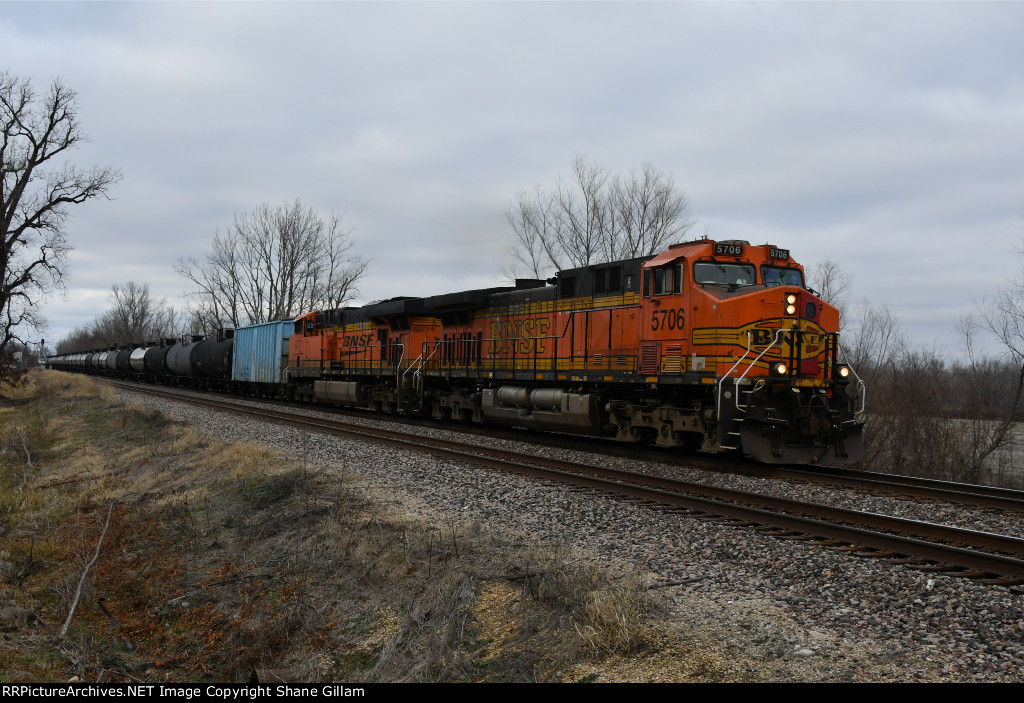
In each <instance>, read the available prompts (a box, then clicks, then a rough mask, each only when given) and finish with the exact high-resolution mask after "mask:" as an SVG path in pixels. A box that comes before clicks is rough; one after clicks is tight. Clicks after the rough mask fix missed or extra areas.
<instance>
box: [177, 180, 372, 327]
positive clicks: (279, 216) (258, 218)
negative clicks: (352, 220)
mask: <svg viewBox="0 0 1024 703" xmlns="http://www.w3.org/2000/svg"><path fill="white" fill-rule="evenodd" d="M352 245H353V241H352V239H351V230H346V229H344V228H343V227H342V217H341V215H338V214H336V213H331V214H330V215H329V216H328V217H323V216H321V215H320V214H319V213H317V212H316V211H315V210H314V209H313V208H311V207H310V208H307V207H304V206H303V205H302V204H301V203H300V202H299V201H298V200H296V201H295V202H294V203H293V204H291V205H278V206H272V205H269V204H263V205H260V206H259V207H257V208H256V209H255V210H253V211H252V212H249V213H243V214H236V215H235V221H234V223H233V224H232V225H231V227H230V228H229V229H228V230H227V231H226V232H225V233H224V234H223V235H222V234H221V233H220V232H215V233H214V237H213V250H212V251H211V253H209V254H208V255H207V256H206V260H205V261H203V262H200V261H199V260H197V259H195V258H188V259H179V260H178V261H177V262H176V264H175V270H176V271H177V272H178V273H179V274H180V275H182V276H184V277H185V278H186V279H187V280H188V281H190V282H191V283H192V284H193V285H194V286H195V289H194V290H193V291H192V292H191V295H192V297H193V301H194V304H193V307H192V309H191V311H190V315H191V319H192V323H193V325H195V326H198V327H199V328H201V329H202V330H203V331H205V332H209V331H210V330H211V329H214V328H220V327H238V326H240V325H244V324H254V323H259V322H266V321H268V320H275V319H281V318H287V317H292V316H295V315H298V314H300V313H302V312H307V311H309V310H316V309H325V308H332V307H340V306H341V305H343V304H344V303H345V302H346V301H348V300H350V299H351V298H352V297H353V296H354V295H355V293H356V292H357V285H358V282H359V279H360V278H361V277H362V275H363V274H364V273H365V271H366V268H367V265H368V262H367V261H366V260H364V259H362V258H360V257H357V256H353V255H351V253H350V252H351V248H352Z"/></svg>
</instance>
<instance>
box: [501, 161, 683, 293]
mask: <svg viewBox="0 0 1024 703" xmlns="http://www.w3.org/2000/svg"><path fill="white" fill-rule="evenodd" d="M505 219H506V220H507V222H508V223H509V226H510V227H511V228H512V232H513V235H514V237H515V240H514V244H513V246H512V250H511V251H512V255H513V257H514V259H515V260H516V263H517V264H518V265H520V266H521V267H524V268H525V269H526V270H527V271H528V272H529V273H530V275H532V276H534V277H536V278H541V277H544V276H545V275H547V274H548V273H549V272H550V269H551V268H555V269H564V268H575V267H579V266H588V265H590V264H594V263H603V262H607V261H614V260H618V259H628V258H632V257H637V256H649V255H651V254H654V253H657V252H658V251H661V250H662V249H664V248H665V247H666V246H667V245H668V244H670V243H672V242H673V241H674V240H677V239H680V238H682V237H683V236H685V234H686V232H687V231H689V229H690V228H691V227H692V226H693V225H694V221H693V220H692V219H691V218H690V215H689V201H688V200H687V198H686V195H685V194H684V193H683V192H682V191H680V190H678V189H677V188H676V186H675V179H674V178H673V177H672V176H671V175H669V174H667V173H665V172H663V171H660V170H658V169H656V168H654V167H653V166H652V165H650V164H643V165H642V166H640V167H639V169H634V170H633V171H631V172H630V173H629V175H627V176H623V175H615V176H611V175H609V174H608V173H607V172H606V171H605V170H604V169H603V168H601V167H600V166H598V165H596V164H592V163H588V162H587V160H586V158H585V157H584V156H582V155H580V154H577V155H576V156H575V158H574V159H573V165H572V176H571V177H570V178H569V179H562V178H560V179H559V180H558V184H557V185H556V187H555V188H554V190H552V191H550V192H548V191H544V190H543V189H541V188H540V187H539V186H538V187H537V188H535V189H534V190H533V191H532V192H526V191H523V192H520V193H517V194H516V198H515V201H514V202H513V203H510V204H509V205H508V207H506V209H505Z"/></svg>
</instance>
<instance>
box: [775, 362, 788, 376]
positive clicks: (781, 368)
mask: <svg viewBox="0 0 1024 703" xmlns="http://www.w3.org/2000/svg"><path fill="white" fill-rule="evenodd" d="M771 368H772V373H773V374H775V375H776V376H785V375H786V372H787V371H789V367H788V366H786V364H785V363H783V362H781V361H777V362H775V363H774V364H772V367H771Z"/></svg>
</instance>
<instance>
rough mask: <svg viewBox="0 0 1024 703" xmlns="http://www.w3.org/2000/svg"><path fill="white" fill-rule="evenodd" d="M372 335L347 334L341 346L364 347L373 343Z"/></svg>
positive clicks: (369, 333)
mask: <svg viewBox="0 0 1024 703" xmlns="http://www.w3.org/2000/svg"><path fill="white" fill-rule="evenodd" d="M373 338H374V336H373V333H371V332H368V333H366V334H348V335H345V337H344V338H343V339H342V340H341V346H343V347H365V346H368V345H369V344H370V342H372V341H373Z"/></svg>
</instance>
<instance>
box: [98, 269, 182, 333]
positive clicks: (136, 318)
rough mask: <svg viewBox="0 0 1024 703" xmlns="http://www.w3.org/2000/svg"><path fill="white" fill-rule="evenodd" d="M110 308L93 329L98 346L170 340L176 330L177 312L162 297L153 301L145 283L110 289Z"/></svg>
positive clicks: (114, 286)
mask: <svg viewBox="0 0 1024 703" xmlns="http://www.w3.org/2000/svg"><path fill="white" fill-rule="evenodd" d="M110 302H111V306H110V308H109V309H108V310H107V311H106V312H105V313H104V314H103V315H101V316H100V318H99V319H98V320H97V321H96V323H95V325H94V326H93V329H94V331H95V334H96V337H97V338H99V339H101V340H102V341H103V345H102V346H110V345H114V344H132V343H145V342H147V341H155V340H158V339H160V338H162V337H171V336H174V334H175V329H176V327H177V319H178V316H177V313H176V312H175V310H174V308H172V307H170V306H168V305H167V299H166V298H160V299H156V298H154V297H153V295H152V293H150V291H149V284H148V283H142V284H139V283H136V282H135V281H128V282H127V283H125V284H123V285H117V284H114V285H113V286H111V288H110Z"/></svg>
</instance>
